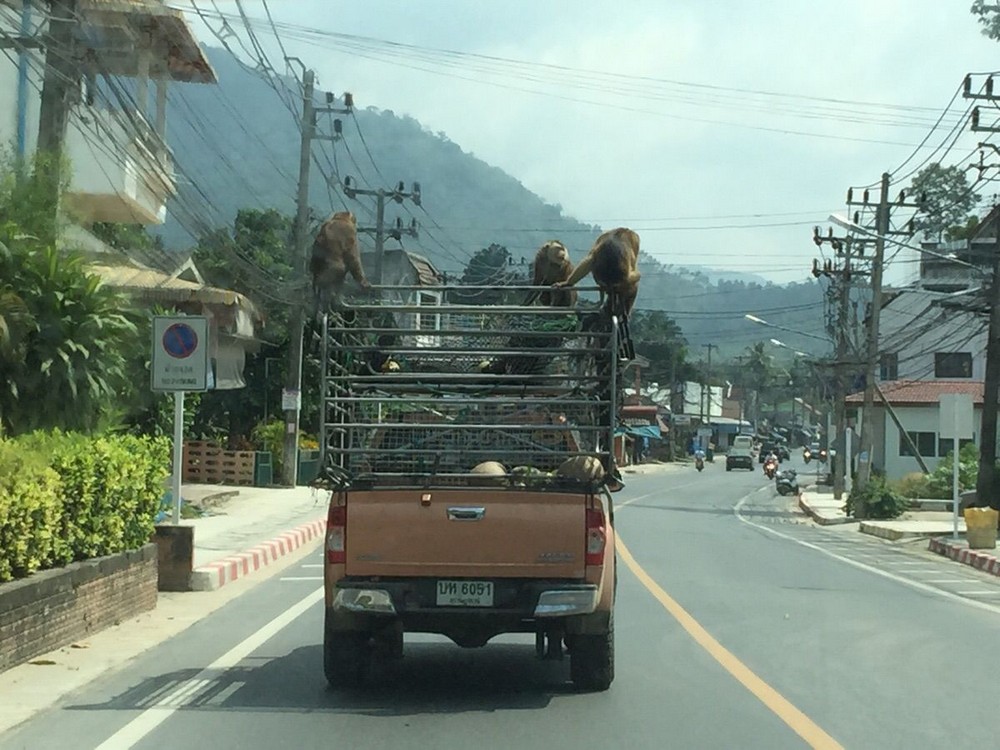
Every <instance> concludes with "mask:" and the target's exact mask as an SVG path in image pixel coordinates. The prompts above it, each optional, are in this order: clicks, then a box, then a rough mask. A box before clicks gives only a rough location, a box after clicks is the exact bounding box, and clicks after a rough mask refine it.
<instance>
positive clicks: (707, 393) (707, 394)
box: [702, 344, 719, 425]
mask: <svg viewBox="0 0 1000 750" xmlns="http://www.w3.org/2000/svg"><path fill="white" fill-rule="evenodd" d="M702 346H703V347H704V348H705V349H708V366H707V367H706V368H705V382H706V386H707V388H702V391H703V398H704V399H705V417H704V418H703V419H702V424H703V425H708V424H711V422H712V350H713V349H718V348H719V347H718V346H716V345H715V344H702Z"/></svg>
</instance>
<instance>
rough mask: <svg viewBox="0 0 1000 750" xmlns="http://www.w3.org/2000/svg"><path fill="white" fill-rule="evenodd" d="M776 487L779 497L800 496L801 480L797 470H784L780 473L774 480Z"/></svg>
mask: <svg viewBox="0 0 1000 750" xmlns="http://www.w3.org/2000/svg"><path fill="white" fill-rule="evenodd" d="M774 486H775V489H777V490H778V494H779V495H798V494H799V478H798V475H797V474H796V473H795V469H783V470H782V471H779V472H778V475H777V477H776V478H775V480H774Z"/></svg>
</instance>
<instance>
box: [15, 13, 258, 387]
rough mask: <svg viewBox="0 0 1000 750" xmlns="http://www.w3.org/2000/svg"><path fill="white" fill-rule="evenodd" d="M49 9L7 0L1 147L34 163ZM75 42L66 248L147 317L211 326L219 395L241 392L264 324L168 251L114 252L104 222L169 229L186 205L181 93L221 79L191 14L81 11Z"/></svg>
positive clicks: (66, 146)
mask: <svg viewBox="0 0 1000 750" xmlns="http://www.w3.org/2000/svg"><path fill="white" fill-rule="evenodd" d="M47 14H48V6H47V5H46V4H39V3H37V2H32V1H31V0H0V39H2V40H11V41H10V43H9V44H7V45H6V46H7V51H8V57H7V59H6V60H5V59H0V145H3V146H7V145H8V144H9V145H10V147H11V148H12V149H13V154H14V156H15V158H16V160H17V162H18V163H25V162H27V161H28V160H29V158H30V156H31V155H32V154H33V153H34V151H35V149H36V146H37V144H38V140H39V137H38V135H39V114H40V110H41V98H42V95H41V92H42V89H43V86H44V83H45V69H46V56H47V50H46V49H45V48H44V40H45V38H46V37H45V34H46V31H47V29H48V15H47ZM74 20H75V23H74V25H73V30H72V42H71V47H70V49H71V51H70V52H68V53H66V54H69V56H70V57H71V58H72V60H71V62H72V66H71V67H72V70H73V71H74V74H75V75H74V76H73V78H72V80H70V81H69V82H68V89H69V99H68V111H67V118H66V119H67V127H66V133H65V137H64V140H63V151H64V154H65V156H66V157H67V160H68V162H69V165H70V175H69V184H68V187H67V189H66V191H65V193H64V195H63V200H62V204H61V212H62V216H61V219H62V222H61V225H62V226H61V234H60V237H59V240H58V242H59V244H60V246H61V247H64V248H72V249H74V250H79V251H82V252H84V253H85V254H86V255H87V256H88V257H90V258H91V259H93V263H92V265H91V266H90V270H91V271H93V272H94V273H96V274H97V275H98V276H100V277H101V279H102V280H103V281H104V283H105V284H107V285H108V286H111V287H114V288H116V289H119V290H120V291H122V292H125V293H126V294H128V295H129V296H130V297H131V298H132V299H133V300H134V301H135V302H136V303H138V304H139V305H145V306H148V307H162V308H165V309H168V310H176V311H178V312H183V313H189V314H197V315H204V316H206V317H208V318H209V325H210V346H211V349H212V359H213V363H214V387H215V388H219V389H223V388H241V387H243V386H244V385H245V383H244V380H243V364H244V361H245V357H246V354H247V353H248V352H249V351H255V350H256V349H257V347H258V346H259V342H258V341H257V339H256V329H257V326H258V325H259V324H260V323H261V322H262V319H261V314H260V311H259V310H258V308H257V307H256V306H255V305H254V304H253V302H252V301H251V300H249V299H247V298H246V297H245V296H244V295H241V294H238V293H236V292H233V291H230V290H226V289H217V288H214V287H211V286H210V285H208V284H206V283H205V280H204V279H203V278H202V277H201V274H200V273H199V272H198V269H197V268H196V267H195V265H194V263H193V261H192V260H191V259H190V257H184V256H181V255H178V254H175V253H170V252H166V251H164V250H163V249H155V250H143V249H141V248H128V249H126V250H124V251H118V250H114V249H112V248H110V247H108V246H107V245H106V244H104V243H103V242H101V241H100V240H99V239H98V238H97V237H96V236H94V234H93V233H92V232H91V231H90V228H91V227H92V226H93V224H95V223H97V222H111V223H123V224H140V225H144V226H150V225H155V224H161V223H163V221H164V220H165V218H166V210H167V209H166V207H167V201H168V200H169V199H170V198H172V197H173V196H174V195H175V193H176V176H175V173H174V172H175V170H174V163H173V155H172V153H171V150H170V148H169V147H168V146H167V142H166V127H167V95H168V90H169V87H170V86H171V85H174V84H177V83H182V84H213V83H216V75H215V72H214V70H213V69H212V66H211V65H210V64H209V62H208V59H207V57H205V55H204V53H203V52H202V50H201V48H200V46H199V45H198V41H197V39H196V38H195V37H194V34H193V32H192V31H191V29H190V27H189V26H188V24H187V21H186V20H185V17H184V14H183V13H182V12H181V11H180V10H177V9H175V8H171V7H168V6H167V5H166V4H165V3H164V2H163V0H78V2H77V4H76V18H75V19H74Z"/></svg>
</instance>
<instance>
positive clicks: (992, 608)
mask: <svg viewBox="0 0 1000 750" xmlns="http://www.w3.org/2000/svg"><path fill="white" fill-rule="evenodd" d="M763 489H767V488H766V487H765V488H763ZM760 491H761V490H755V491H754V492H751V493H750V494H749V495H745V496H744V497H742V498H741V499H740V500H739V502H737V503H736V505H734V506H733V515H735V516H736V517H737V518H738V519H739V520H740V521H742V522H743V523H745V524H747V525H748V526H753V527H754V528H755V529H759V530H760V531H766V532H767V533H768V534H773V535H774V536H776V537H780V538H781V539H785V540H786V541H789V542H792V543H794V544H798V545H801V546H803V547H806V548H808V549H811V550H815V551H816V552H819V553H820V554H823V555H826V556H827V557H832V558H833V559H834V560H840V562H842V563H846V564H847V565H850V566H851V567H854V568H858V569H859V570H865V571H868V572H869V573H873V574H875V575H877V576H881V577H882V578H888V579H889V580H890V581H895V582H896V583H900V584H902V585H903V586H909V587H910V588H912V589H916V590H917V591H922V592H924V593H925V594H933V595H934V596H939V597H941V598H942V599H948V600H950V601H954V602H959V603H961V604H964V605H965V606H967V607H972V608H973V609H979V610H982V611H984V612H992V613H993V614H996V615H1000V607H998V606H996V605H993V604H987V603H986V602H980V601H976V600H975V599H966V598H965V597H964V596H959V595H958V594H955V593H953V592H951V591H945V590H944V589H939V588H937V587H935V586H928V585H927V584H926V583H921V582H919V581H911V580H910V579H909V578H903V577H902V576H899V575H896V574H895V573H890V572H888V571H886V570H880V569H879V568H875V567H872V566H871V565H866V564H865V563H863V562H858V561H857V560H852V559H850V558H849V557H844V556H843V555H838V554H837V553H836V552H831V551H830V550H828V549H824V548H823V547H820V546H819V545H818V544H813V543H812V542H806V541H803V540H801V539H796V538H795V537H793V536H790V535H788V534H782V533H781V532H780V531H778V530H776V529H772V528H770V527H768V526H763V525H761V524H759V523H754V522H753V521H750V520H749V519H747V518H744V517H743V514H742V513H740V511H741V510H742V509H743V504H744V503H745V502H746V501H747V500H749V499H750V498H751V497H752V496H753V495H756V494H757V493H759V492H760Z"/></svg>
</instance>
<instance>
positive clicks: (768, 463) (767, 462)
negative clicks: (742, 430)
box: [764, 453, 778, 479]
mask: <svg viewBox="0 0 1000 750" xmlns="http://www.w3.org/2000/svg"><path fill="white" fill-rule="evenodd" d="M777 471H778V459H777V458H776V457H775V455H774V454H773V453H772V454H771V455H770V456H768V457H767V458H766V459H764V474H765V475H766V476H767V478H768V479H774V475H775V473H776V472H777Z"/></svg>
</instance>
